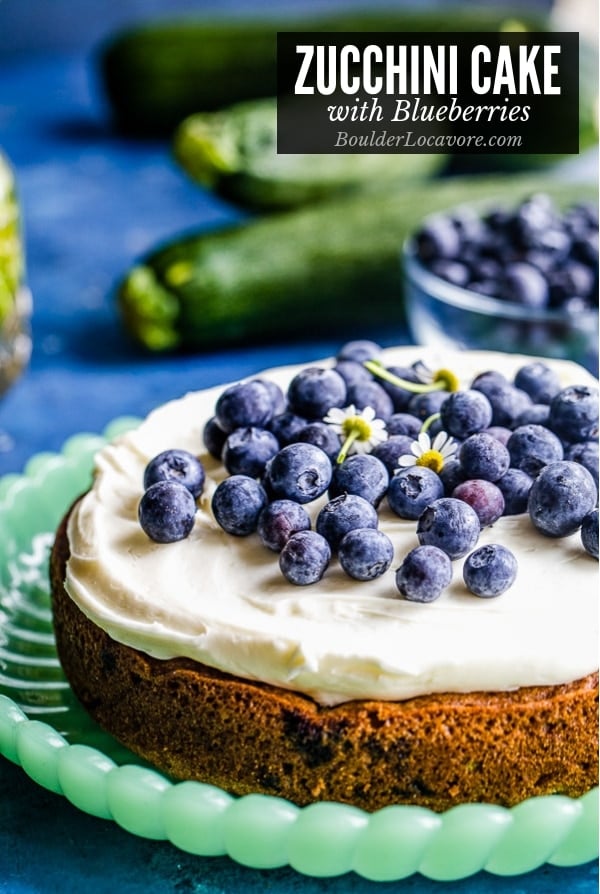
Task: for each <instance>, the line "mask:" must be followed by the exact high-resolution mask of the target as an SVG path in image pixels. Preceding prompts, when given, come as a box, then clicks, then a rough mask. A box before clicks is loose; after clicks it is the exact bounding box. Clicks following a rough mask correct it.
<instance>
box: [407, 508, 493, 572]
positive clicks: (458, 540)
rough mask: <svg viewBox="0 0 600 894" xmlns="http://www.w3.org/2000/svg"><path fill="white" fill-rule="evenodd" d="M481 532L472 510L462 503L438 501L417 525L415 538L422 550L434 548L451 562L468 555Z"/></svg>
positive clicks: (427, 510) (428, 509)
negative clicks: (440, 550)
mask: <svg viewBox="0 0 600 894" xmlns="http://www.w3.org/2000/svg"><path fill="white" fill-rule="evenodd" d="M480 532H481V525H480V523H479V518H478V517H477V513H476V512H475V510H474V509H473V508H472V507H471V506H469V504H468V503H465V502H464V501H463V500H457V499H455V498H453V497H441V498H440V499H439V500H435V501H434V502H433V503H431V505H430V506H428V507H427V508H426V509H425V510H424V512H423V513H422V515H421V516H420V518H419V521H418V523H417V537H418V538H419V543H420V544H421V545H422V546H437V547H439V549H442V550H444V552H445V553H447V554H448V555H449V556H450V558H451V559H459V558H460V557H461V556H466V554H467V553H468V552H470V551H471V550H472V549H473V547H474V546H475V544H476V543H477V540H478V539H479V534H480Z"/></svg>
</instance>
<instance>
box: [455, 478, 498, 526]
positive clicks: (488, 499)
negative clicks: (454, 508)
mask: <svg viewBox="0 0 600 894" xmlns="http://www.w3.org/2000/svg"><path fill="white" fill-rule="evenodd" d="M452 496H453V497H454V498H455V499H457V500H464V501H465V503H468V504H469V506H470V507H471V508H472V509H474V510H475V512H476V514H477V518H478V519H479V524H480V525H481V527H482V528H486V527H488V525H493V524H494V522H496V521H498V519H499V518H500V516H501V515H503V514H504V496H503V494H502V491H501V490H500V488H499V487H498V486H497V485H496V484H494V483H493V482H491V481H485V480H484V479H483V478H468V479H467V480H466V481H463V482H462V483H461V484H458V485H457V486H456V487H455V488H454V490H453V491H452Z"/></svg>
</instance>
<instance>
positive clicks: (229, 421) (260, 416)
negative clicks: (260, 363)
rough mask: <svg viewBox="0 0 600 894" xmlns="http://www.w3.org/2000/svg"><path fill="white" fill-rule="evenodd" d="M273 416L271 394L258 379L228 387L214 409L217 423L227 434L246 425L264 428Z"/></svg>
mask: <svg viewBox="0 0 600 894" xmlns="http://www.w3.org/2000/svg"><path fill="white" fill-rule="evenodd" d="M273 415H274V414H273V401H272V397H271V392H270V390H269V388H268V387H267V386H266V385H265V383H264V382H261V381H259V380H258V379H251V380H250V381H248V382H239V383H238V384H236V385H230V386H229V387H228V388H226V389H225V391H223V392H222V393H221V394H220V395H219V397H218V399H217V404H216V407H215V416H216V417H217V422H218V423H219V425H220V426H221V428H222V429H223V431H226V432H227V433H228V434H229V432H232V431H233V430H234V429H236V428H243V427H244V426H247V425H256V426H257V427H258V428H264V427H265V426H266V425H267V423H268V422H269V421H270V419H271V418H272V417H273Z"/></svg>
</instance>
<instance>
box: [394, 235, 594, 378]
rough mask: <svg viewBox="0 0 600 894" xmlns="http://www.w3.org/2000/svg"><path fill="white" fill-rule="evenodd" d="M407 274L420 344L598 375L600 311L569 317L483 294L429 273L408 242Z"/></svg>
mask: <svg viewBox="0 0 600 894" xmlns="http://www.w3.org/2000/svg"><path fill="white" fill-rule="evenodd" d="M402 271H403V278H404V296H405V297H404V300H405V307H406V314H407V319H408V325H409V327H410V330H411V333H412V336H413V338H414V339H415V341H416V342H417V343H418V344H423V345H433V346H438V347H441V348H455V349H456V348H457V347H458V348H464V349H465V350H474V349H481V350H490V351H504V352H508V353H518V354H533V355H536V356H540V357H553V358H558V359H564V360H574V361H575V362H576V363H580V364H581V365H582V366H584V367H585V368H586V369H588V370H589V371H590V372H591V373H593V374H594V375H597V372H598V311H597V310H589V311H587V310H586V311H582V312H580V313H577V314H572V315H568V314H567V313H565V312H564V311H560V310H555V309H552V310H535V309H530V308H527V307H524V306H523V305H520V304H516V303H515V302H510V301H504V300H501V299H498V298H492V297H489V296H488V295H482V294H478V293H477V292H474V291H471V290H470V289H466V288H462V287H460V286H456V285H454V284H453V283H450V282H447V281H446V280H443V279H441V277H439V276H437V275H436V274H435V273H432V272H431V271H430V270H428V269H427V267H425V266H424V265H423V264H422V263H421V261H420V260H419V258H418V257H417V255H416V251H415V245H414V242H413V241H412V240H408V241H407V242H406V244H405V246H404V249H403V259H402Z"/></svg>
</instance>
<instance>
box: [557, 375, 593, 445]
mask: <svg viewBox="0 0 600 894" xmlns="http://www.w3.org/2000/svg"><path fill="white" fill-rule="evenodd" d="M548 424H549V426H550V428H551V429H552V431H554V432H556V434H557V435H558V437H559V438H561V440H563V441H566V442H568V443H575V442H576V441H587V440H589V439H591V438H593V437H594V436H595V435H597V433H598V389H597V388H594V387H592V386H590V385H570V386H569V387H568V388H564V389H563V390H562V391H559V393H558V394H557V395H556V396H555V397H553V398H552V401H551V402H550V418H549V421H548Z"/></svg>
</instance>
